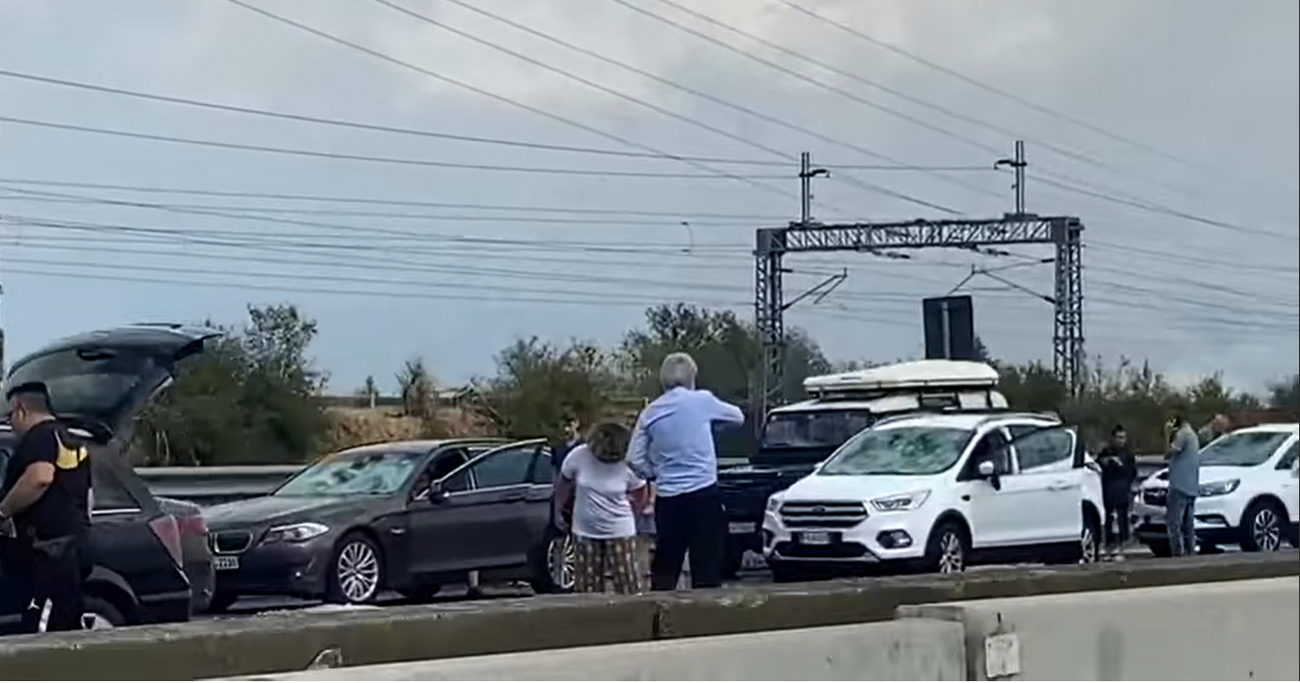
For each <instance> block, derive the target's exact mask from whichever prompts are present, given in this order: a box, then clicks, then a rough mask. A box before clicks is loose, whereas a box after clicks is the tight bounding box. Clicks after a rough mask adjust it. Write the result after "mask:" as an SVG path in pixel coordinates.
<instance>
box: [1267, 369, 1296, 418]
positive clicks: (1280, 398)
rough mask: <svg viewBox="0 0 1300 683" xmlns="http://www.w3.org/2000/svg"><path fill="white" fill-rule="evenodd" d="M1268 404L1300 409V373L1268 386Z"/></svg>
mask: <svg viewBox="0 0 1300 683" xmlns="http://www.w3.org/2000/svg"><path fill="white" fill-rule="evenodd" d="M1268 404H1269V406H1271V407H1273V408H1290V409H1291V410H1297V409H1300V375H1291V377H1290V378H1288V379H1285V380H1282V381H1280V382H1275V383H1273V384H1270V385H1269V386H1268Z"/></svg>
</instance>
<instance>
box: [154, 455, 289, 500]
mask: <svg viewBox="0 0 1300 683" xmlns="http://www.w3.org/2000/svg"><path fill="white" fill-rule="evenodd" d="M302 468H303V466H302V465H259V466H249V467H140V468H137V469H136V473H137V474H139V475H140V478H141V479H144V483H145V485H147V486H148V487H149V490H150V491H152V492H153V494H154V495H155V496H164V497H167V498H175V499H177V500H185V501H189V502H191V503H194V504H196V505H200V506H208V505H217V504H218V503H228V502H230V501H235V500H244V499H247V498H256V497H257V496H264V495H266V494H268V493H270V492H271V491H272V490H273V489H275V487H277V486H279V485H280V484H281V483H283V482H284V480H286V479H288V478H289V477H291V476H293V475H295V474H297V473H298V472H299V471H300V470H302Z"/></svg>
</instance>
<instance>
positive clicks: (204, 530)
mask: <svg viewBox="0 0 1300 683" xmlns="http://www.w3.org/2000/svg"><path fill="white" fill-rule="evenodd" d="M176 526H177V527H178V528H179V529H180V532H181V536H199V537H204V538H206V537H207V535H208V523H207V521H206V520H204V519H203V517H202V516H201V515H193V516H191V517H182V518H180V519H178V520H176Z"/></svg>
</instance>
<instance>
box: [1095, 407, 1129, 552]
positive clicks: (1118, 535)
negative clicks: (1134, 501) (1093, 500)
mask: <svg viewBox="0 0 1300 683" xmlns="http://www.w3.org/2000/svg"><path fill="white" fill-rule="evenodd" d="M1097 462H1098V464H1100V465H1101V486H1102V502H1103V503H1104V504H1105V506H1106V530H1105V531H1106V533H1105V540H1106V545H1107V547H1108V549H1109V551H1110V552H1111V553H1112V554H1114V556H1115V557H1116V559H1118V558H1120V557H1122V556H1123V553H1124V547H1125V546H1126V545H1127V544H1128V541H1129V518H1128V515H1129V499H1130V498H1131V497H1132V496H1133V482H1135V481H1137V475H1138V471H1137V458H1136V457H1134V455H1133V451H1131V450H1129V447H1128V434H1127V433H1126V432H1125V431H1124V426H1123V425H1115V428H1114V429H1112V430H1111V433H1110V443H1108V444H1106V447H1105V448H1103V449H1101V452H1100V453H1098V454H1097Z"/></svg>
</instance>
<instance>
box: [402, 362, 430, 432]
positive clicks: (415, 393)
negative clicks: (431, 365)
mask: <svg viewBox="0 0 1300 683" xmlns="http://www.w3.org/2000/svg"><path fill="white" fill-rule="evenodd" d="M397 387H398V389H399V390H400V391H401V396H402V412H403V414H405V415H408V416H410V417H418V418H420V419H428V418H429V417H432V415H433V412H434V408H435V405H434V403H435V402H436V399H437V396H436V395H435V394H436V389H435V388H434V381H433V375H432V374H430V373H429V370H428V368H426V367H425V365H424V359H423V358H414V359H411V360H408V361H406V363H404V364H403V365H402V369H401V370H400V371H399V372H398V373H397Z"/></svg>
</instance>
